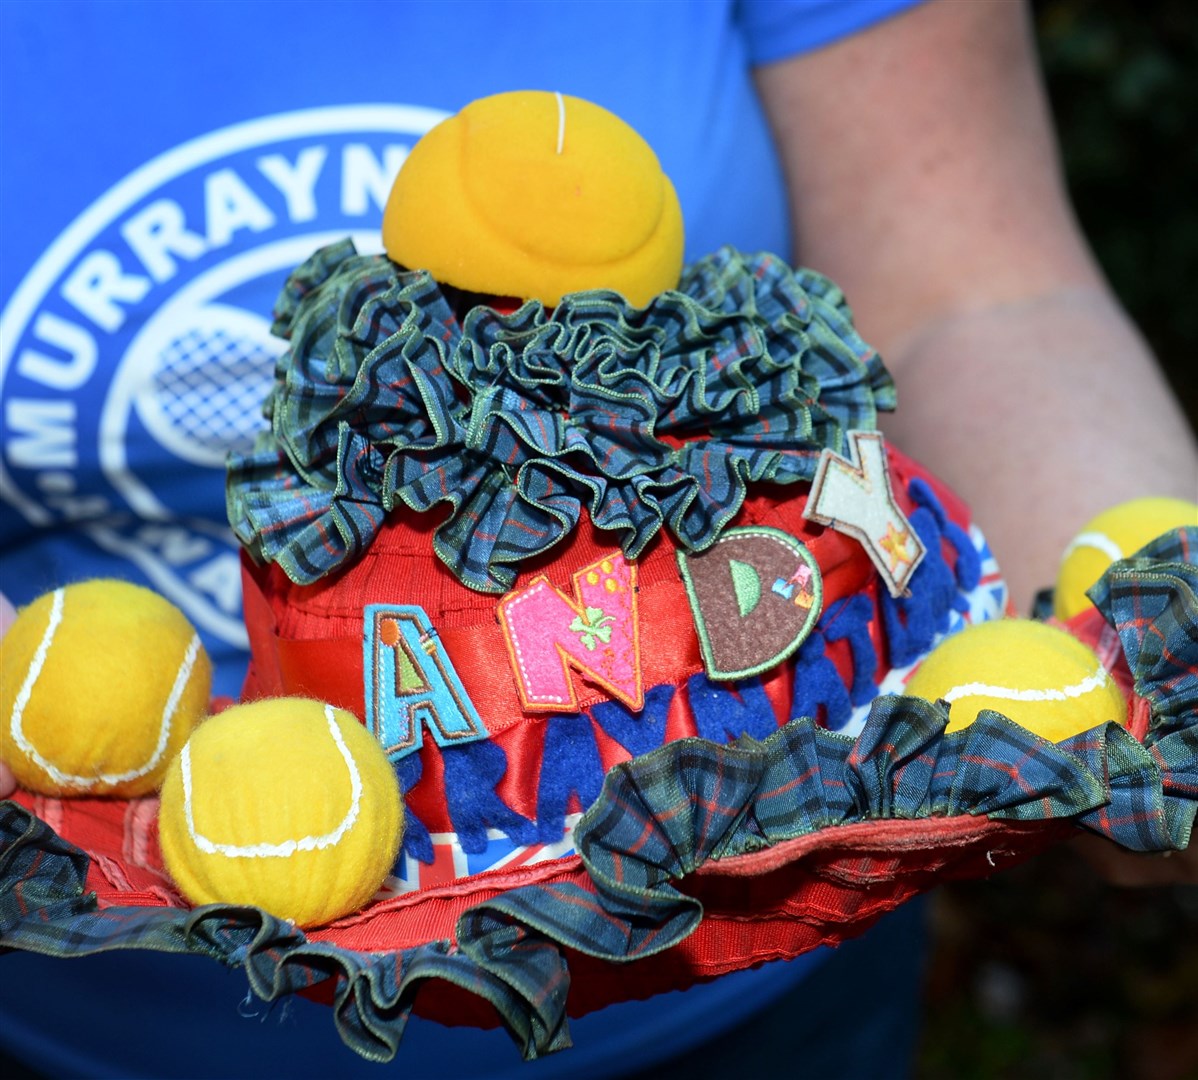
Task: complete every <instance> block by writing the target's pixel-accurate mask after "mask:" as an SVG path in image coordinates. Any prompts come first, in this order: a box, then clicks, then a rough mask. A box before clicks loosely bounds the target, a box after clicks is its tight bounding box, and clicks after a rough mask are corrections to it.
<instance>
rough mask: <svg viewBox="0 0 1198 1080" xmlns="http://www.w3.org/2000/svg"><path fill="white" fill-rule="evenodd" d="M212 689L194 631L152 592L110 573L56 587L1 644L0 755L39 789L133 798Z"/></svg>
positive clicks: (199, 713) (157, 774)
mask: <svg viewBox="0 0 1198 1080" xmlns="http://www.w3.org/2000/svg"><path fill="white" fill-rule="evenodd" d="M211 688H212V665H211V663H210V662H209V660H208V655H207V653H205V651H204V648H203V646H202V645H201V644H200V639H199V636H198V635H197V634H196V632H195V630H194V629H193V628H192V626H191V624H190V623H189V622H188V621H187V618H186V617H185V616H184V615H183V613H182V612H181V611H179V609H178V608H176V607H175V606H174V605H173V604H172V603H170V601H168V600H166V599H164V598H163V597H161V596H159V595H158V594H157V593H156V592H153V591H151V590H150V589H143V588H142V587H141V586H139V585H130V584H129V583H128V582H124V581H111V580H95V581H85V582H81V583H79V584H77V585H68V586H66V587H65V588H61V589H55V590H54V591H53V592H50V593H46V594H45V595H44V596H42V597H39V598H38V599H37V600H35V601H34V602H33V603H32V604H30V605H29V606H28V607H26V608H23V609H22V610H21V612H20V613H19V614H18V616H17V619H16V621H15V622H14V623H13V624H12V626H11V627H10V628H9V630H8V632H7V633H6V634H5V635H4V641H3V644H2V645H0V760H3V761H4V763H5V764H6V765H8V767H9V768H10V769H12V771H13V773H14V775H15V776H16V778H17V782H18V783H19V784H20V785H21V786H22V787H25V788H27V789H28V790H30V791H37V792H41V793H42V794H45V795H117V796H123V797H131V796H135V795H144V794H146V793H147V792H150V791H153V790H154V789H155V788H157V787H158V785H159V783H160V782H161V780H162V776H163V774H164V773H165V772H166V768H167V765H169V764H170V760H171V758H172V757H174V755H175V754H176V753H178V751H179V748H180V747H181V746H182V745H183V744H184V742H186V741H187V736H188V735H189V734H190V733H191V730H192V728H194V727H195V725H196V724H197V723H198V722H199V721H200V719H201V718H202V717H203V716H204V715H205V714H206V713H207V711H208V697H209V693H210V691H211Z"/></svg>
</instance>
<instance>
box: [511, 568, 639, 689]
mask: <svg viewBox="0 0 1198 1080" xmlns="http://www.w3.org/2000/svg"><path fill="white" fill-rule="evenodd" d="M574 594H575V597H576V599H573V600H572V599H571V598H570V597H568V596H566V594H565V593H563V592H560V591H559V590H558V589H555V588H554V587H553V586H552V585H550V584H549V579H548V578H547V577H546V576H545V575H544V574H542V575H540V576H538V577H536V578H534V579H533V580H532V581H531V582H530V583H529V584H528V586H527V587H526V588H523V589H521V590H520V591H519V592H517V593H513V594H511V595H510V596H507V597H505V598H504V599H503V600H502V601H501V602H500V604H499V621H500V624H501V625H502V627H503V632H504V636H505V638H506V640H507V648H508V656H509V658H510V659H511V663H512V672H513V674H514V675H515V677H516V687H517V690H518V692H519V694H520V701H521V703H522V704H523V706H524V708H525V709H527V710H529V711H550V710H551V711H554V712H578V711H579V705H578V696H577V694H576V693H575V689H574V684H573V682H572V681H571V678H570V669H571V668H573V669H574V670H575V671H578V672H580V673H581V674H583V675H584V676H585V677H586V678H587V679H589V680H590V681H592V682H594V683H596V684H598V685H599V686H601V687H602V688H603V689H604V690H606V691H607V692H608V693H609V694H611V695H612V697H614V698H616V699H617V700H618V701H621V702H623V703H624V704H625V705H627V706H628V707H629V708H631V709H632V710H633V711H639V710H640V709H641V708H642V707H643V706H644V690H643V687H642V685H641V654H640V627H639V624H638V618H637V598H636V564H635V563H629V562H626V561H625V559H624V557H623V556H622V555H620V554H618V553H615V554H612V555H608V556H606V557H605V558H602V559H599V560H598V561H597V562H594V563H592V564H591V565H590V566H586V567H583V569H581V570H579V571H578V573H576V574H575V575H574Z"/></svg>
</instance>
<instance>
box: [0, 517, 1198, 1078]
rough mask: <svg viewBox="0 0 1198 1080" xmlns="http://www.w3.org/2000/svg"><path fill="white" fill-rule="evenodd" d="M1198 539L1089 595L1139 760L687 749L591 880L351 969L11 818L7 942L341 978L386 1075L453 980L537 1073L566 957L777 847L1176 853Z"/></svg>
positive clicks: (833, 737) (932, 734)
mask: <svg viewBox="0 0 1198 1080" xmlns="http://www.w3.org/2000/svg"><path fill="white" fill-rule="evenodd" d="M1196 543H1198V530H1181V531H1180V532H1178V533H1175V534H1172V536H1170V537H1166V538H1164V539H1163V540H1162V541H1159V542H1158V543H1157V544H1156V545H1153V546H1151V547H1150V548H1149V549H1146V550H1145V551H1144V552H1141V553H1140V554H1139V555H1137V556H1136V557H1135V558H1133V559H1131V560H1126V561H1124V562H1122V563H1119V564H1117V565H1116V566H1115V567H1114V568H1113V569H1112V570H1111V571H1110V572H1109V573H1108V575H1107V577H1106V578H1105V579H1104V581H1103V583H1101V584H1100V586H1099V587H1098V588H1097V590H1096V591H1095V593H1094V598H1095V600H1096V602H1097V603H1098V605H1099V607H1100V609H1101V610H1102V611H1103V613H1104V615H1105V616H1106V617H1107V618H1108V620H1109V621H1110V622H1111V623H1112V625H1113V626H1114V627H1115V629H1116V630H1117V631H1118V633H1119V635H1120V638H1121V640H1122V641H1123V643H1124V651H1125V655H1126V657H1127V659H1128V661H1129V663H1130V667H1131V672H1132V676H1133V679H1134V680H1135V685H1136V689H1137V692H1138V693H1139V694H1140V695H1141V696H1142V697H1143V698H1144V699H1145V700H1146V701H1148V702H1149V705H1150V709H1151V720H1150V722H1149V730H1148V734H1147V737H1146V739H1145V741H1144V743H1143V744H1141V743H1139V742H1137V741H1136V740H1135V739H1134V738H1133V737H1132V736H1131V735H1130V734H1129V733H1128V732H1127V731H1126V730H1125V729H1123V728H1121V727H1119V726H1118V725H1115V724H1108V725H1105V726H1104V727H1100V728H1095V729H1093V730H1092V731H1089V732H1085V733H1083V734H1080V735H1077V736H1075V737H1074V738H1072V739H1069V740H1066V741H1064V742H1062V743H1059V744H1053V743H1048V742H1046V741H1044V740H1043V739H1040V738H1039V737H1037V736H1035V735H1032V734H1031V733H1029V732H1027V731H1025V730H1024V729H1023V728H1020V727H1019V726H1017V725H1015V724H1013V723H1012V722H1010V721H1009V720H1007V719H1006V718H1004V717H1002V716H1000V715H999V714H997V713H983V714H982V715H981V716H980V717H979V718H978V720H976V721H975V722H974V723H973V724H972V725H970V726H969V727H967V728H964V729H962V730H960V731H956V732H952V733H948V734H946V733H945V732H944V727H945V724H946V722H947V710H946V709H945V708H944V707H943V706H942V705H940V704H933V703H929V702H925V701H921V700H919V699H917V698H908V697H896V696H890V697H882V698H878V699H877V700H875V702H874V704H873V706H872V709H871V712H870V716H869V719H868V720H867V722H866V725H865V728H864V730H863V731H862V733H861V734H860V735H859V736H858V737H857V738H856V739H852V738H849V737H847V736H844V735H840V734H837V733H834V732H830V731H827V730H825V729H822V728H819V727H817V726H816V725H815V724H813V723H812V722H811V721H810V720H808V719H797V720H794V721H792V722H791V723H789V724H787V725H786V726H784V727H782V728H780V729H779V730H778V731H777V732H776V733H774V734H773V735H771V736H770V737H769V738H767V739H765V740H762V741H760V742H757V741H753V740H747V739H744V740H741V741H740V742H739V743H737V744H734V745H727V746H724V745H719V744H716V743H712V742H706V741H704V740H701V739H683V740H679V741H677V742H673V743H668V744H667V745H665V746H663V747H661V748H660V749H658V750H655V751H653V752H651V753H649V754H646V755H643V756H641V757H639V758H636V759H634V760H632V761H630V762H627V763H625V764H623V765H620V766H617V767H616V768H614V769H612V770H611V771H610V772H609V773H608V776H607V778H606V780H605V783H604V788H603V793H602V795H601V796H600V798H599V799H598V800H597V802H596V803H595V804H594V805H593V806H592V807H591V808H590V809H589V810H588V811H587V813H586V814H585V815H584V816H583V818H582V820H581V821H580V822H579V824H578V826H577V827H576V829H575V833H574V838H575V845H576V849H577V850H578V852H579V855H580V856H581V859H582V863H583V866H584V867H585V870H586V874H585V876H581V877H579V878H578V879H576V880H571V881H566V882H562V881H557V882H554V883H552V884H548V883H547V884H532V885H526V886H523V887H520V888H517V889H512V890H510V891H508V892H506V893H504V894H502V895H501V896H499V897H497V898H494V899H492V900H489V901H487V902H485V903H481V904H478V905H476V906H475V907H473V908H471V909H470V910H469V911H467V912H466V914H465V915H463V917H462V918H461V920H460V921H459V924H458V927H457V943H456V945H450V944H449V943H448V942H443V941H434V942H430V943H428V944H426V945H422V946H420V947H419V948H416V949H411V950H406V951H404V952H401V953H369V954H368V953H358V952H352V951H349V950H346V949H341V948H338V947H337V946H335V945H332V944H329V943H314V942H310V941H308V940H307V939H306V938H305V936H304V935H303V933H302V932H300V931H298V930H296V929H294V928H293V927H290V926H289V925H286V924H283V923H280V922H279V921H278V920H275V919H272V918H271V917H270V916H267V915H265V914H264V913H263V912H261V911H258V910H256V909H252V908H242V907H226V906H215V905H214V906H209V907H204V908H197V909H196V910H194V911H191V912H188V911H183V910H179V909H174V908H157V909H149V908H141V907H136V908H134V907H130V908H125V907H109V908H102V909H101V908H97V906H96V904H95V899H94V896H92V897H89V896H86V895H84V880H85V877H86V867H87V857H86V856H85V855H84V854H83V853H81V852H80V851H79V850H78V849H76V848H74V847H72V846H71V845H69V844H66V843H64V842H63V841H62V840H60V839H59V838H58V837H57V836H55V834H54V833H53V832H52V831H51V830H50V829H49V828H48V827H47V826H46V825H44V824H43V823H42V822H40V821H39V820H38V819H37V818H36V817H34V816H33V815H31V814H29V813H28V811H26V810H25V809H24V808H23V807H20V806H18V805H17V804H15V803H11V802H10V803H5V804H3V805H2V806H0V947H10V948H22V949H28V950H32V951H35V952H42V953H46V954H50V955H57V956H68V955H80V954H84V953H89V952H94V951H98V950H100V949H113V948H151V949H158V950H161V951H168V952H183V951H188V952H204V953H208V954H211V955H216V956H218V957H220V958H221V959H223V960H224V961H225V962H227V963H230V964H244V965H245V967H246V969H247V973H248V975H249V979H250V984H251V987H252V988H253V990H254V992H255V993H256V994H258V995H259V996H260V997H262V998H264V999H267V1000H273V999H274V998H276V997H279V996H281V995H283V994H287V993H292V992H295V991H297V990H302V989H305V988H307V987H308V986H310V985H312V984H313V983H315V982H318V981H320V980H322V979H324V978H325V977H327V976H328V975H330V974H334V975H337V976H338V977H339V979H338V988H337V996H336V1001H335V1004H334V1019H335V1022H336V1025H337V1027H338V1030H339V1031H340V1033H341V1036H342V1038H343V1039H344V1041H345V1042H346V1043H347V1044H348V1045H349V1046H351V1047H352V1048H353V1049H355V1050H356V1051H357V1052H358V1053H360V1054H362V1055H363V1056H365V1057H367V1058H371V1059H374V1060H389V1059H390V1058H391V1057H392V1056H393V1055H394V1053H395V1051H396V1048H397V1046H398V1043H399V1040H400V1036H401V1034H402V1031H403V1026H404V1023H405V1021H406V1018H407V1016H408V1014H409V1012H410V1009H411V1005H412V998H413V996H414V994H415V991H416V989H417V988H418V986H419V985H420V984H421V983H422V982H423V981H424V980H426V979H428V978H441V979H445V980H447V981H448V982H450V983H452V984H453V985H455V986H458V987H461V988H464V989H466V990H469V991H472V992H474V993H476V994H479V995H480V996H482V997H483V998H485V999H486V1000H487V1001H489V1002H490V1003H491V1004H493V1005H494V1006H495V1008H496V1009H497V1010H498V1012H499V1015H500V1016H501V1017H502V1018H503V1020H504V1023H505V1024H506V1025H507V1027H508V1030H509V1032H510V1033H511V1034H512V1036H513V1038H514V1039H515V1040H516V1041H517V1043H518V1044H519V1045H520V1046H521V1048H522V1050H523V1052H524V1055H525V1057H527V1058H534V1057H538V1056H541V1055H543V1054H545V1053H549V1052H551V1051H553V1050H557V1049H561V1048H563V1047H565V1046H568V1045H569V1034H568V1029H567V1024H566V1018H565V1004H566V997H567V993H568V989H569V974H568V971H567V968H566V963H565V960H564V958H563V950H574V951H577V952H581V953H584V954H587V955H589V956H596V957H600V958H602V959H605V960H608V961H613V962H623V961H629V960H634V959H637V958H640V957H648V956H651V955H653V954H655V953H658V952H660V951H662V950H664V949H667V948H669V947H670V946H672V945H676V944H677V943H678V942H680V941H682V940H683V939H684V938H686V937H687V936H688V935H689V934H690V933H692V932H693V931H694V930H695V928H696V927H697V926H698V925H699V922H700V921H701V920H702V918H703V908H702V905H701V903H700V901H699V900H698V899H696V898H695V897H694V896H691V895H688V894H686V893H684V892H683V891H681V890H680V889H679V888H678V887H677V885H676V884H675V883H676V882H677V881H679V880H680V879H682V878H685V877H686V876H687V875H690V874H693V873H695V872H697V871H699V870H707V871H711V870H713V869H714V870H715V871H716V872H718V870H719V865H720V862H721V861H722V860H728V859H733V858H735V857H738V856H752V855H754V854H755V853H763V852H776V851H778V850H780V848H781V846H782V845H784V844H785V843H786V842H787V841H792V840H794V839H796V838H799V837H803V836H811V835H814V834H820V835H823V836H827V837H830V839H829V842H828V843H829V848H828V849H827V850H825V853H824V857H825V858H826V857H827V854H828V850H834V849H835V845H836V836H837V834H838V833H839V830H838V829H836V828H834V827H835V826H845V825H853V824H855V823H866V822H878V821H886V820H906V821H912V822H916V821H926V820H928V819H941V820H945V821H947V820H950V819H952V818H953V817H954V816H961V815H970V816H973V817H989V818H990V819H992V820H1006V821H1010V822H1023V823H1029V822H1045V823H1048V822H1052V821H1060V822H1064V821H1067V820H1072V821H1074V822H1076V823H1077V824H1079V825H1081V826H1082V827H1084V828H1086V829H1088V830H1090V831H1092V832H1096V833H1100V834H1102V835H1105V836H1107V837H1109V838H1111V839H1113V840H1115V841H1116V842H1118V843H1120V844H1122V845H1123V846H1125V847H1128V848H1130V849H1132V850H1137V851H1165V850H1172V849H1180V848H1184V847H1185V846H1186V845H1187V843H1188V842H1189V839H1190V833H1191V830H1192V828H1193V822H1194V816H1195V810H1196V808H1198V709H1196V707H1195V702H1196V701H1198V562H1196V560H1195V551H1196V549H1195V546H1194V545H1195V544H1196Z"/></svg>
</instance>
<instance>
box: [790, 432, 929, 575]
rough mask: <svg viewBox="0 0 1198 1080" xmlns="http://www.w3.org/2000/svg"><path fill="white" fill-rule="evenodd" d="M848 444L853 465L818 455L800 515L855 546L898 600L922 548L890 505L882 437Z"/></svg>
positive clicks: (827, 453) (866, 435) (870, 435)
mask: <svg viewBox="0 0 1198 1080" xmlns="http://www.w3.org/2000/svg"><path fill="white" fill-rule="evenodd" d="M848 440H849V454H850V455H851V457H852V460H851V461H850V460H849V459H848V458H843V457H841V456H840V455H839V454H837V453H834V452H833V451H831V450H827V449H825V450H824V451H823V453H822V454H821V455H820V462H819V468H818V469H817V470H816V473H815V479H814V480H813V481H812V484H811V496H810V498H809V499H808V500H807V506H806V508H805V509H804V510H803V516H804V517H805V518H807V519H808V520H809V521H815V522H818V523H819V524H821V525H830V526H831V527H832V528H833V529H835V530H836V531H837V532H842V533H845V534H846V535H848V536H851V537H853V538H854V539H856V540H857V541H859V542H860V544H861V546H862V547H864V548H865V551H866V553H867V554H868V555H869V557H870V559H871V560H873V564H874V566H876V567H877V568H878V573H880V574H881V575H882V578H883V580H884V581H885V582H886V587H887V588H888V589H889V590H890V594H891V595H892V596H902V595H903V594H904V593H905V592H906V591H907V583H908V582H909V581H910V580H911V575H912V574H913V573H915V568H916V567H917V566H918V565H919V561H920V560H921V559H922V558H923V557H924V554H925V550H926V549H925V548H924V545H923V541H922V540H920V538H919V536H918V534H917V533H916V532H915V530H914V529H913V528H911V523H910V522H909V521H908V520H907V518H906V515H905V514H904V513H903V512H902V510H900V509H899V506H898V503H896V502H895V500H894V492H893V491H892V490H891V487H890V470H889V469H888V468H887V464H886V447H885V445H884V444H883V441H882V436H881V435H879V434H878V433H877V432H873V431H850V432H849V433H848Z"/></svg>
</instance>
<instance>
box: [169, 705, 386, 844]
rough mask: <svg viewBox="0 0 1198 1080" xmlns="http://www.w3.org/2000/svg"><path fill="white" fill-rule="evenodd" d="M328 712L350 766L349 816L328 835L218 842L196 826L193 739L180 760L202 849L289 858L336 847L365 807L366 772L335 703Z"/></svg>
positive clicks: (187, 810) (190, 824) (187, 807)
mask: <svg viewBox="0 0 1198 1080" xmlns="http://www.w3.org/2000/svg"><path fill="white" fill-rule="evenodd" d="M324 715H325V719H326V720H327V721H328V724H329V734H330V735H332V736H333V742H335V743H336V744H337V749H338V751H339V752H340V754H341V757H342V759H343V760H344V761H345V767H346V768H347V769H348V770H349V782H350V789H351V790H350V806H349V810H348V811H347V812H346V815H345V817H344V818H342V820H341V824H340V825H338V826H337V827H336V828H335V829H334V830H333V831H332V832H328V833H325V834H324V836H304V837H301V838H300V839H299V840H284V841H283V842H282V843H279V844H218V843H217V842H216V841H214V840H210V839H209V838H208V837H207V836H204V835H203V834H202V833H200V832H199V831H198V830H197V829H196V823H195V815H194V813H193V812H192V801H191V743H190V742H188V743H187V745H186V746H184V747H183V752H182V754H180V755H179V759H180V760H179V764H180V766H181V768H182V772H183V815H184V817H185V819H186V821H187V832H188V834H189V835H190V836H191V840H192V843H194V844H195V846H196V847H197V848H199V849H200V851H202V852H204V854H205V855H224V856H226V857H228V858H230V859H286V858H288V857H290V856H291V855H294V854H295V853H296V852H297V851H320V850H323V849H324V848H327V847H332V846H333V845H335V844H337V843H339V842H340V841H341V838H342V837H343V836H345V834H346V833H347V832H349V830H350V829H352V828H353V827H354V822H356V821H357V820H358V814H359V813H360V812H361V808H362V776H361V774H360V773H359V772H358V765H357V762H355V761H354V759H353V757H352V755H351V754H350V752H349V747H347V746H346V745H345V740H344V738H342V736H341V729H340V728H338V727H337V720H336V718H335V717H334V716H333V707H332V706H331V705H326V706H325V707H324Z"/></svg>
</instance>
